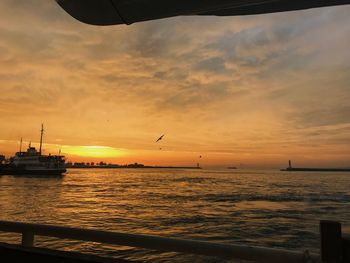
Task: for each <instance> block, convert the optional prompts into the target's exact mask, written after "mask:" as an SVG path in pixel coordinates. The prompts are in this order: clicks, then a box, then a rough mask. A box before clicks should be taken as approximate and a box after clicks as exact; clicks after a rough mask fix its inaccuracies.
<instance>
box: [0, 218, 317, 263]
mask: <svg viewBox="0 0 350 263" xmlns="http://www.w3.org/2000/svg"><path fill="white" fill-rule="evenodd" d="M0 231H3V232H11V233H21V234H22V245H23V246H27V247H31V246H34V239H35V236H36V235H38V236H47V237H56V238H66V239H74V240H81V241H92V242H100V243H107V244H114V245H121V246H130V247H139V248H146V249H152V250H158V251H167V252H181V253H187V254H197V255H206V256H214V257H219V258H228V259H241V260H250V261H254V262H269V263H273V262H277V263H280V262H283V263H299V262H305V263H310V262H320V260H319V255H315V254H310V253H308V251H305V252H295V251H288V250H282V249H274V248H265V247H255V246H243V245H227V244H220V243H212V242H206V241H196V240H184V239H176V238H165V237H159V236H149V235H136V234H126V233H116V232H107V231H100V230H92V229H80V228H71V227H62V226H52V225H41V224H29V223H19V222H9V221H0Z"/></svg>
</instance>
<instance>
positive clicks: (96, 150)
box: [62, 146, 126, 158]
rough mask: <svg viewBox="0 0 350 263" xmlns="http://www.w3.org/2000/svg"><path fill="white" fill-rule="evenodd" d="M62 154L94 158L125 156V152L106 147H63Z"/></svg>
mask: <svg viewBox="0 0 350 263" xmlns="http://www.w3.org/2000/svg"><path fill="white" fill-rule="evenodd" d="M62 153H65V154H69V155H78V156H83V157H96V158H105V157H120V156H125V155H126V152H125V151H123V150H121V149H117V148H113V147H108V146H63V147H62Z"/></svg>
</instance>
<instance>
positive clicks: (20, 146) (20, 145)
mask: <svg viewBox="0 0 350 263" xmlns="http://www.w3.org/2000/svg"><path fill="white" fill-rule="evenodd" d="M21 153H22V137H21V142H20V144H19V154H21Z"/></svg>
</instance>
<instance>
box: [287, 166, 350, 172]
mask: <svg viewBox="0 0 350 263" xmlns="http://www.w3.org/2000/svg"><path fill="white" fill-rule="evenodd" d="M280 171H283V172H350V168H302V167H300V168H298V167H296V168H293V167H288V168H285V169H281V170H280Z"/></svg>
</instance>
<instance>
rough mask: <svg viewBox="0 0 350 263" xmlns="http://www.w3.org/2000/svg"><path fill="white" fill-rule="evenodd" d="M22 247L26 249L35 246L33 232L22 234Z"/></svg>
mask: <svg viewBox="0 0 350 263" xmlns="http://www.w3.org/2000/svg"><path fill="white" fill-rule="evenodd" d="M22 246H25V247H32V246H34V233H33V231H24V232H22Z"/></svg>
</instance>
